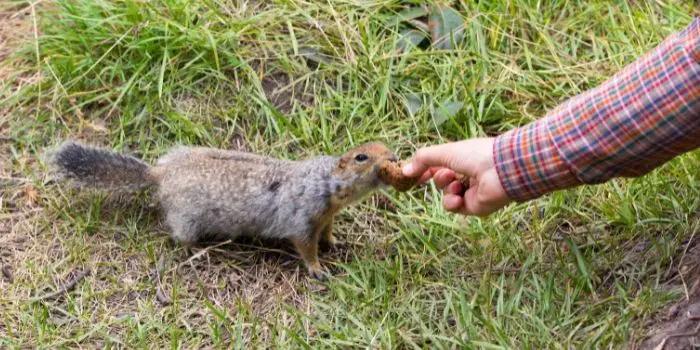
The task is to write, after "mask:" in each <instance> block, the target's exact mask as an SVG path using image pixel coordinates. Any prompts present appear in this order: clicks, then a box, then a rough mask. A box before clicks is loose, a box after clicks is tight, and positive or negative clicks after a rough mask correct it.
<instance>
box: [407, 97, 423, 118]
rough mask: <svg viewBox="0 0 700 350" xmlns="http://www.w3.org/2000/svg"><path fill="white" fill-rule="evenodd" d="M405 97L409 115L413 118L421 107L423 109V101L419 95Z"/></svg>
mask: <svg viewBox="0 0 700 350" xmlns="http://www.w3.org/2000/svg"><path fill="white" fill-rule="evenodd" d="M405 97H406V101H405V102H404V104H405V105H406V110H408V114H410V115H411V117H413V116H415V115H416V113H418V111H419V110H420V109H421V107H423V99H422V98H421V97H420V96H419V95H417V94H408V95H406V96H405Z"/></svg>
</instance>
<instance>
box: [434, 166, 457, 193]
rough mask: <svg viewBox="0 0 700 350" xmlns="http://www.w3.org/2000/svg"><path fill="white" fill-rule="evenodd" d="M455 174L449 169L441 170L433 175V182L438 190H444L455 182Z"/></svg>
mask: <svg viewBox="0 0 700 350" xmlns="http://www.w3.org/2000/svg"><path fill="white" fill-rule="evenodd" d="M455 176H456V174H455V172H454V171H452V170H451V169H447V168H441V169H440V170H438V171H437V172H435V174H434V175H433V182H434V183H435V186H437V187H438V188H439V189H444V188H445V187H446V186H447V185H449V184H450V183H452V181H454V180H455Z"/></svg>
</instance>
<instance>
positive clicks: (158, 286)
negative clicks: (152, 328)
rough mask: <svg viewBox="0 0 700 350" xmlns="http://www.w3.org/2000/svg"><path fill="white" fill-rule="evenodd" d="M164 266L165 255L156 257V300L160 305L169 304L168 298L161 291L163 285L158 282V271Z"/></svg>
mask: <svg viewBox="0 0 700 350" xmlns="http://www.w3.org/2000/svg"><path fill="white" fill-rule="evenodd" d="M164 268H165V257H164V256H161V257H160V259H158V265H157V266H156V300H158V302H159V303H160V304H161V305H163V306H168V305H170V298H168V296H167V295H165V293H163V286H162V284H161V282H160V276H161V275H160V273H161V271H163V269H164Z"/></svg>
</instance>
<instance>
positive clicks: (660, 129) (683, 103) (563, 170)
mask: <svg viewBox="0 0 700 350" xmlns="http://www.w3.org/2000/svg"><path fill="white" fill-rule="evenodd" d="M698 147H700V18H695V19H694V21H693V22H692V23H691V24H690V25H689V26H688V27H687V28H685V29H684V30H683V31H681V32H679V33H675V34H673V35H671V36H670V37H668V38H667V39H666V40H664V41H663V42H662V43H661V44H660V45H659V46H658V47H656V48H655V49H654V50H652V51H651V52H649V53H647V54H645V55H644V56H643V57H641V58H639V59H638V60H637V61H635V62H634V63H632V64H630V65H629V66H627V67H625V68H624V69H623V70H622V71H620V72H619V73H617V74H616V75H614V76H613V77H612V78H610V79H608V80H607V81H606V82H604V83H603V84H602V85H600V86H598V87H597V88H595V89H592V90H590V91H587V92H585V93H583V94H581V95H578V96H575V97H573V98H571V99H569V100H567V101H566V102H564V103H563V104H561V105H559V106H558V107H556V108H555V109H554V110H552V111H551V112H549V113H548V114H547V115H546V116H545V117H544V118H542V119H539V120H537V121H535V122H533V123H531V124H528V125H526V126H523V127H521V128H518V129H515V130H511V131H509V132H507V133H505V134H503V135H500V136H498V137H497V138H496V142H495V143H494V148H493V152H494V159H495V161H496V169H497V171H498V175H499V178H500V180H501V183H502V185H503V187H504V189H505V190H506V193H507V194H508V196H509V197H510V198H511V199H513V200H516V201H525V200H529V199H533V198H537V197H539V196H541V195H543V194H546V193H548V192H552V191H554V190H558V189H564V188H569V187H573V186H577V185H580V184H584V183H585V184H597V183H602V182H605V181H607V180H609V179H611V178H613V177H636V176H640V175H644V174H646V173H648V172H649V171H651V170H652V169H654V168H656V167H658V166H660V165H661V164H663V163H665V162H667V161H668V160H670V159H671V158H673V157H675V156H677V155H679V154H682V153H685V152H688V151H690V150H693V149H695V148H698Z"/></svg>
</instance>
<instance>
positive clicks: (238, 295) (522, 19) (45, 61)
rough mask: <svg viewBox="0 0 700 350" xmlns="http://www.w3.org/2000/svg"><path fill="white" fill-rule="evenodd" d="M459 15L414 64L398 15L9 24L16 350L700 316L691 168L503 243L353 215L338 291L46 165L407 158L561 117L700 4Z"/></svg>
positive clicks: (436, 222)
mask: <svg viewBox="0 0 700 350" xmlns="http://www.w3.org/2000/svg"><path fill="white" fill-rule="evenodd" d="M453 6H454V7H455V8H456V9H459V11H460V13H461V15H462V16H463V17H464V20H465V23H467V25H465V28H464V31H465V36H466V38H468V40H465V41H464V42H462V43H459V44H458V45H457V47H455V48H454V49H453V50H437V49H434V48H430V47H419V48H414V49H412V50H408V51H406V52H401V51H398V50H397V49H396V43H397V41H398V40H399V38H400V34H399V32H400V30H403V29H406V28H407V25H406V24H405V23H403V24H401V25H402V26H404V27H406V28H404V27H401V28H398V30H397V29H396V28H394V27H392V26H391V25H390V23H394V21H395V20H396V18H397V17H396V13H397V12H399V11H401V10H403V9H405V5H404V4H401V3H398V2H391V1H388V2H387V1H379V2H369V3H366V2H362V3H356V2H306V1H296V0H294V1H285V2H256V1H240V2H234V1H228V0H214V1H211V0H204V1H187V0H177V1H171V2H166V1H152V2H148V3H144V2H140V1H135V0H125V1H119V2H117V1H111V0H102V1H88V0H75V1H61V0H55V1H53V0H52V1H48V0H46V1H43V2H41V4H40V6H39V7H37V9H36V10H35V12H32V9H31V8H30V7H27V5H26V3H25V2H24V1H15V0H12V1H11V2H9V5H5V4H0V60H2V63H0V78H2V79H0V157H1V159H2V167H0V272H2V273H1V274H0V348H4V347H8V348H31V347H48V348H58V347H84V348H95V347H107V346H116V347H125V348H134V347H137V348H153V347H155V348H164V347H168V346H171V347H185V348H192V347H202V348H208V347H227V348H228V347H232V346H234V347H238V348H244V347H251V346H252V347H281V348H287V347H292V348H298V347H314V348H315V347H329V348H337V347H359V348H367V347H372V348H374V347H379V348H411V347H413V348H416V347H418V348H421V347H425V348H428V347H431V348H432V347H435V348H482V347H484V348H523V347H525V348H527V347H531V348H544V347H548V346H549V347H565V348H570V347H575V348H578V347H591V348H602V347H617V346H620V345H621V344H625V343H635V342H638V341H639V340H640V339H642V338H643V337H644V336H645V335H646V331H647V330H648V329H656V328H657V327H654V326H655V325H657V324H658V325H662V324H664V323H662V322H665V321H664V319H663V317H664V314H663V313H660V312H659V311H660V310H661V309H662V308H663V307H664V306H665V305H669V304H672V303H674V302H675V301H677V300H679V299H683V298H686V299H687V300H688V302H685V304H682V305H683V306H682V307H689V305H693V301H694V300H695V297H694V295H695V292H696V290H694V289H693V283H694V281H693V280H696V275H697V274H696V273H693V271H696V267H695V265H694V264H693V263H694V262H695V260H697V259H695V258H692V257H693V256H696V255H695V252H696V247H697V245H696V242H697V239H698V237H697V236H698V233H699V232H698V228H699V225H700V216H698V210H699V209H698V208H700V200H698V198H700V192H699V191H700V186H699V184H700V178H699V177H698V176H700V175H698V174H700V165H699V164H700V154H698V153H697V152H694V153H691V154H688V155H686V156H684V157H680V158H679V159H676V160H674V161H673V162H671V163H669V164H668V165H666V166H665V167H663V168H662V169H660V170H658V171H655V172H654V173H652V174H650V175H649V176H647V177H645V178H643V179H639V180H634V181H628V180H616V181H613V182H611V183H609V184H607V185H604V186H595V187H589V188H580V189H574V190H571V191H565V192H560V193H556V194H553V195H551V196H548V197H545V198H542V199H540V200H537V201H534V202H531V203H527V204H521V205H514V206H510V207H509V208H507V209H506V210H504V211H502V212H500V213H498V214H496V215H494V216H492V217H491V218H489V219H478V218H458V217H454V216H452V215H449V214H447V213H445V212H444V211H443V210H442V208H441V205H440V200H439V192H438V191H437V190H436V189H435V188H434V187H432V186H427V187H423V188H419V189H415V190H412V191H409V192H408V193H406V194H398V193H395V192H387V193H380V194H377V195H375V196H373V197H372V198H370V199H368V200H367V201H365V202H363V203H362V204H360V205H358V206H357V207H355V208H352V209H350V210H348V211H347V212H345V213H343V215H342V216H341V220H340V222H339V223H338V224H337V226H336V235H337V236H339V237H340V238H341V239H342V240H345V241H346V242H348V244H347V245H346V246H344V247H342V248H339V249H337V250H335V251H331V252H325V253H324V254H323V255H322V259H323V260H324V264H326V265H327V266H330V267H332V269H333V271H334V274H335V278H332V279H331V280H330V281H329V282H328V283H319V282H315V281H312V280H310V279H309V278H308V277H307V276H306V273H305V272H304V269H303V268H302V267H301V265H300V263H299V260H298V259H297V258H296V257H295V256H294V253H293V251H292V250H291V248H290V247H289V246H288V245H287V244H285V243H284V242H260V241H257V240H247V241H236V242H234V243H232V244H227V245H222V246H204V247H200V248H197V249H195V250H194V255H188V254H187V253H186V252H185V251H184V250H183V249H182V248H181V247H178V246H174V245H173V244H171V242H170V241H169V239H168V237H167V231H166V228H165V227H164V226H163V223H162V221H161V220H162V219H161V217H160V215H159V212H158V210H157V209H156V208H155V207H154V205H153V199H152V198H151V197H149V196H148V194H147V193H143V194H139V195H137V196H136V197H135V198H130V197H120V196H113V195H110V194H105V193H86V192H78V191H75V190H71V189H67V188H65V187H63V186H60V185H59V184H56V183H54V182H53V181H52V179H51V177H50V176H49V175H48V174H47V172H46V169H45V167H44V164H43V163H42V162H41V156H42V154H43V152H44V150H45V149H46V148H47V147H50V146H51V145H53V144H56V143H57V142H60V141H61V140H63V139H64V138H66V137H72V138H76V139H80V140H85V141H89V142H91V143H95V144H98V145H103V146H107V147H113V148H115V149H128V150H130V151H132V152H137V153H139V154H141V155H142V156H143V157H144V158H145V159H147V160H152V159H154V158H156V157H157V156H158V155H160V154H162V153H163V152H165V150H167V149H168V148H169V147H170V146H172V145H173V144H176V143H191V144H199V145H208V146H215V147H222V148H233V149H241V150H248V151H255V152H259V153H262V154H269V155H274V156H278V157H285V158H299V157H304V156H307V155H311V154H319V153H337V152H339V150H342V149H344V148H347V147H349V146H350V145H352V144H356V143H359V142H363V141H367V140H381V141H384V142H386V143H387V144H389V145H390V146H391V147H394V148H395V149H397V150H398V151H399V152H400V153H401V154H402V155H404V156H408V155H409V154H411V153H412V152H413V150H414V149H415V147H417V146H419V145H422V144H429V143H435V142H442V141H447V140H454V139H460V138H466V137H472V136H475V135H484V134H497V133H500V132H502V131H504V130H507V129H509V128H512V127H515V126H517V125H520V124H522V123H525V122H527V121H529V120H532V119H534V118H537V117H539V116H541V115H542V114H543V113H544V111H546V110H547V109H549V108H551V107H552V106H554V105H556V104H557V103H558V102H560V101H561V100H563V99H565V98H566V97H568V96H572V95H574V94H576V93H579V92H581V91H583V90H585V89H587V88H590V87H592V86H595V84H597V83H598V82H600V81H602V80H604V79H605V78H606V77H608V76H609V75H610V74H612V73H613V72H615V71H616V70H618V69H619V68H620V67H622V66H624V64H626V63H628V62H630V61H631V60H633V59H634V58H635V57H637V56H638V55H640V54H641V53H643V52H644V51H646V50H648V49H649V48H651V47H653V46H654V45H655V44H656V43H658V42H659V41H660V40H661V39H662V38H663V37H664V36H665V35H667V34H668V33H670V32H672V31H674V30H677V29H679V28H681V27H682V26H684V25H685V24H686V23H687V22H688V21H689V20H690V17H689V16H688V12H689V9H691V8H692V7H693V4H692V2H678V3H675V2H674V3H658V2H651V1H648V2H646V1H640V2H634V3H627V2H620V3H609V2H591V3H590V4H589V3H586V4H576V3H572V2H565V1H551V2H539V3H537V4H534V3H531V2H526V1H480V2H478V3H477V2H464V1H462V2H456V3H455V4H453ZM33 13H34V14H33ZM601 14H603V15H601ZM35 19H36V23H37V27H36V29H37V30H36V33H37V38H35V37H34V20H35ZM144 23H148V25H144ZM292 33H293V35H292ZM292 37H293V38H294V39H292ZM423 46H425V45H423ZM8 53H13V55H11V56H7V54H8ZM37 57H39V59H37ZM461 101H466V102H464V103H463V104H462V105H461V107H460V109H459V111H457V112H454V113H451V114H449V113H448V114H445V112H444V108H443V109H441V106H449V105H451V106H455V105H456V103H459V102H461ZM438 121H440V122H438ZM689 252H690V253H693V254H690V253H689ZM687 259H690V261H689V260H687ZM683 266H686V267H685V268H684V267H683ZM87 269H89V270H90V272H91V273H90V274H89V275H87V276H85V277H84V278H83V279H81V280H79V281H76V283H75V284H73V283H72V281H74V279H75V278H76V275H79V274H80V273H81V271H85V270H87ZM681 272H683V273H685V274H682V273H681ZM680 276H683V277H684V278H680ZM67 285H68V286H70V287H71V288H70V289H69V290H65V291H62V290H61V289H62V288H64V289H67V288H66V286H67ZM56 291H61V293H60V295H58V296H56V297H52V298H44V299H41V300H34V299H36V297H38V296H44V295H46V294H47V293H52V292H56ZM657 315H661V316H657ZM668 317H671V320H670V321H669V322H667V323H668V324H673V322H676V321H678V319H677V318H673V317H672V316H668ZM668 317H667V318H668ZM685 321H691V323H692V321H694V320H685ZM686 323H688V322H686ZM685 326H688V327H691V328H692V327H693V326H694V324H684V327H685ZM656 340H658V338H657V339H656ZM674 341H675V340H674ZM668 344H670V345H672V342H671V341H669V342H668Z"/></svg>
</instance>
